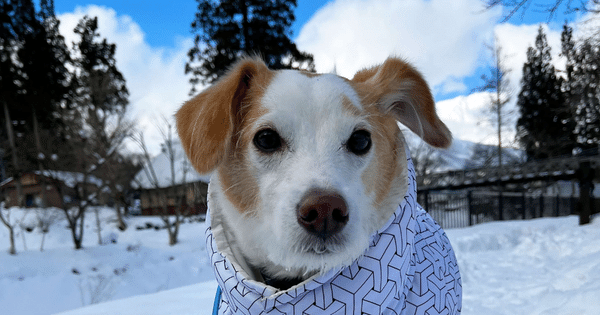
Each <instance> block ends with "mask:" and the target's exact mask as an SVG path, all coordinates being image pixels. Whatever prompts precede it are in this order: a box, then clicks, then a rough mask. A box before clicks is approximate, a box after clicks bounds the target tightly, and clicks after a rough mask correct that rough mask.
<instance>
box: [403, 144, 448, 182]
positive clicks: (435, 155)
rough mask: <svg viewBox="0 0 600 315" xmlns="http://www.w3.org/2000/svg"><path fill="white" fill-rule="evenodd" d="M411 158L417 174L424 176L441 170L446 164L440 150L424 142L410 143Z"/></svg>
mask: <svg viewBox="0 0 600 315" xmlns="http://www.w3.org/2000/svg"><path fill="white" fill-rule="evenodd" d="M409 147H410V153H411V158H412V161H413V165H414V167H415V172H416V173H417V176H424V175H427V174H430V173H432V172H436V171H439V168H440V167H442V166H444V160H443V159H442V156H441V154H440V151H439V150H437V149H435V148H433V147H431V146H429V145H428V144H426V143H424V142H420V143H419V144H417V145H409Z"/></svg>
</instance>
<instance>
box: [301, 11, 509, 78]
mask: <svg viewBox="0 0 600 315" xmlns="http://www.w3.org/2000/svg"><path fill="white" fill-rule="evenodd" d="M500 14H501V11H500V9H497V10H491V11H483V10H482V6H481V1H480V0H465V1H454V0H429V1H425V0H411V1H400V0H336V1H333V2H330V3H329V4H328V5H326V6H325V7H323V8H322V9H320V10H319V11H318V12H317V13H316V14H315V15H314V16H313V17H312V18H311V19H310V21H309V22H307V23H306V24H305V25H304V27H303V28H302V30H301V31H300V34H299V36H298V38H297V40H296V42H297V45H298V47H299V49H301V50H303V51H307V52H310V53H312V54H314V57H315V63H316V67H317V70H318V71H319V72H329V71H331V70H332V69H333V68H334V66H335V67H336V70H337V72H338V73H339V74H340V75H342V76H346V77H352V76H353V75H354V73H355V72H356V71H357V70H360V69H362V68H364V67H368V66H372V65H375V64H378V63H381V62H382V61H383V60H385V58H386V57H388V56H390V55H398V56H401V57H404V58H406V59H407V60H408V61H410V62H411V63H413V64H414V65H415V66H416V67H417V68H418V69H420V70H421V71H422V72H423V74H424V76H425V77H426V78H427V80H428V81H429V83H430V85H431V86H432V87H434V89H435V88H436V86H438V85H442V84H450V85H448V86H447V87H446V88H445V89H448V88H450V89H456V88H462V87H460V86H458V85H456V78H462V77H465V76H469V75H472V74H473V73H474V71H475V70H476V69H477V66H478V63H479V62H480V55H481V52H482V49H483V43H485V42H489V39H490V38H491V36H492V31H493V27H494V24H495V21H496V20H497V19H498V18H499V17H500Z"/></svg>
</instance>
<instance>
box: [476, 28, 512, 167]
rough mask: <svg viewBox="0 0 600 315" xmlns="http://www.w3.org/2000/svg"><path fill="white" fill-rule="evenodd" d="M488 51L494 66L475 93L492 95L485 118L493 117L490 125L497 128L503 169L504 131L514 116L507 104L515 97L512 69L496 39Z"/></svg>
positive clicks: (484, 75)
mask: <svg viewBox="0 0 600 315" xmlns="http://www.w3.org/2000/svg"><path fill="white" fill-rule="evenodd" d="M488 49H489V50H490V51H491V52H492V62H493V64H492V66H491V67H490V68H489V73H488V74H483V75H482V76H481V79H482V81H483V85H481V86H479V87H476V88H475V89H474V90H473V91H476V92H489V93H490V101H489V106H488V107H487V108H486V109H485V111H486V115H483V116H484V117H491V120H490V123H491V124H492V126H495V127H496V133H497V136H498V152H497V159H498V166H499V167H502V164H503V163H502V156H503V154H502V130H503V128H506V126H507V125H510V122H509V121H508V120H509V119H510V118H509V117H511V116H512V112H510V111H507V109H506V104H508V102H510V100H511V98H512V96H513V91H512V88H511V87H510V80H509V78H508V74H509V73H510V71H511V69H509V68H507V67H506V65H505V60H506V56H505V55H504V54H503V53H502V47H501V46H500V45H499V44H498V40H497V39H494V45H493V46H488ZM487 114H491V115H487Z"/></svg>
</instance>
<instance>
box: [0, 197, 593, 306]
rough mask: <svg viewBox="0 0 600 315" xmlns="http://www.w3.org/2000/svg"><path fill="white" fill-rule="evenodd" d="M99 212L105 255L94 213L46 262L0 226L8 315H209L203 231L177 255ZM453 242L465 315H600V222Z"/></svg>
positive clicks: (518, 228)
mask: <svg viewBox="0 0 600 315" xmlns="http://www.w3.org/2000/svg"><path fill="white" fill-rule="evenodd" d="M100 210H101V211H100V213H101V218H102V220H103V228H102V235H103V239H104V243H107V244H106V245H98V239H97V235H96V231H95V219H94V215H93V212H90V214H89V216H88V217H86V225H87V229H86V231H85V233H86V234H85V237H84V247H85V248H84V249H83V250H79V251H75V250H73V249H72V242H71V240H70V231H69V230H68V229H66V228H65V225H66V222H65V221H64V220H63V221H61V222H58V223H55V224H54V225H53V226H51V227H50V231H49V233H48V234H47V236H46V241H45V249H44V251H43V252H40V251H39V245H40V240H41V233H40V231H39V229H38V228H36V229H35V230H34V231H33V232H31V233H27V232H23V231H21V230H20V228H19V227H17V228H16V230H17V233H18V235H17V236H16V241H17V250H18V254H17V255H16V256H10V255H9V254H8V251H7V250H8V244H9V243H8V230H7V229H6V228H5V227H4V226H2V225H0V305H2V314H23V315H28V314H55V313H59V314H63V315H84V314H210V313H211V310H212V304H213V299H214V294H215V291H216V285H217V284H216V281H215V280H214V275H213V272H212V269H211V268H210V266H209V262H208V257H207V255H206V253H205V248H204V247H205V245H204V229H205V223H204V222H200V223H198V222H194V223H185V224H183V225H182V226H181V232H180V243H179V244H177V245H175V246H173V247H170V246H168V245H167V243H168V237H167V232H166V231H165V230H163V229H161V230H155V229H154V228H151V229H143V230H138V229H136V227H138V226H139V227H144V228H145V227H146V224H149V225H159V226H160V223H161V220H160V219H158V218H153V217H130V218H128V219H127V220H128V221H127V222H128V224H129V228H128V229H127V230H126V231H124V232H121V231H119V230H118V229H116V228H115V227H114V226H115V223H114V222H112V218H113V214H112V210H111V209H109V208H102V209H100ZM29 211H31V210H21V209H14V208H13V209H12V210H11V212H13V213H12V215H11V219H13V220H17V219H18V218H19V217H20V216H22V215H23V214H27V213H28V215H27V217H26V219H25V220H24V222H28V224H26V225H32V224H33V225H35V224H34V223H35V222H34V221H35V218H36V216H35V215H34V214H33V213H29ZM55 211H57V210H55ZM446 232H447V234H448V236H449V238H450V240H451V242H452V244H453V246H454V249H455V251H456V256H457V258H458V262H459V266H460V269H461V273H462V283H463V290H464V296H463V314H491V315H495V314H600V299H599V298H598V297H600V218H598V217H596V218H595V219H594V220H593V221H592V223H591V224H589V225H586V226H578V218H577V217H575V216H570V217H563V218H543V219H536V220H528V221H506V222H492V223H486V224H480V225H476V226H472V227H468V228H463V229H450V230H446ZM23 239H25V244H26V245H27V248H28V250H24V242H23ZM112 240H115V241H116V243H112V242H111V241H112ZM92 302H93V303H95V304H91V303H92Z"/></svg>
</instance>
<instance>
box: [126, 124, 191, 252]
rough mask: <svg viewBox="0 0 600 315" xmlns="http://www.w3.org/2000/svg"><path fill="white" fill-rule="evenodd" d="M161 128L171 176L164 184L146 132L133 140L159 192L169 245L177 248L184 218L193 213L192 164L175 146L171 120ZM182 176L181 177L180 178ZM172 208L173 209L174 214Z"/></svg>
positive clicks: (150, 178)
mask: <svg viewBox="0 0 600 315" xmlns="http://www.w3.org/2000/svg"><path fill="white" fill-rule="evenodd" d="M157 127H158V128H159V131H160V133H161V135H162V138H163V141H164V143H163V146H162V152H163V154H164V155H165V156H166V157H167V159H168V163H169V171H170V176H169V178H168V179H169V180H168V181H161V179H160V178H159V177H158V176H157V170H156V168H155V165H154V164H153V163H152V162H153V160H152V158H151V157H150V153H149V152H148V147H147V146H146V143H145V141H144V135H143V133H142V132H139V133H138V134H137V135H136V136H134V137H133V140H134V141H135V142H136V143H137V144H138V145H139V147H140V148H141V149H142V159H143V166H142V170H143V172H144V174H145V176H146V178H147V179H148V181H149V183H150V186H151V187H152V188H153V189H154V190H155V197H156V199H157V200H156V201H155V204H157V205H158V207H159V208H160V209H159V212H160V217H161V219H162V221H163V223H164V224H165V228H166V230H167V232H168V234H169V245H171V246H173V245H175V244H177V242H178V235H179V226H180V225H181V223H182V222H183V218H184V217H186V216H188V215H189V214H190V211H189V210H190V209H189V207H188V205H187V194H186V192H187V189H188V183H187V174H188V173H189V172H190V171H191V165H190V164H189V162H188V161H187V159H186V157H185V154H183V152H181V150H178V149H177V148H176V147H175V146H176V145H177V144H176V140H175V138H174V127H173V124H172V123H171V122H169V120H168V119H167V118H165V117H162V124H157ZM178 174H180V175H181V176H178ZM178 178H180V179H178ZM138 185H140V186H142V183H140V182H138ZM179 187H181V189H179ZM170 207H172V209H173V210H172V211H171V209H170Z"/></svg>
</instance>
